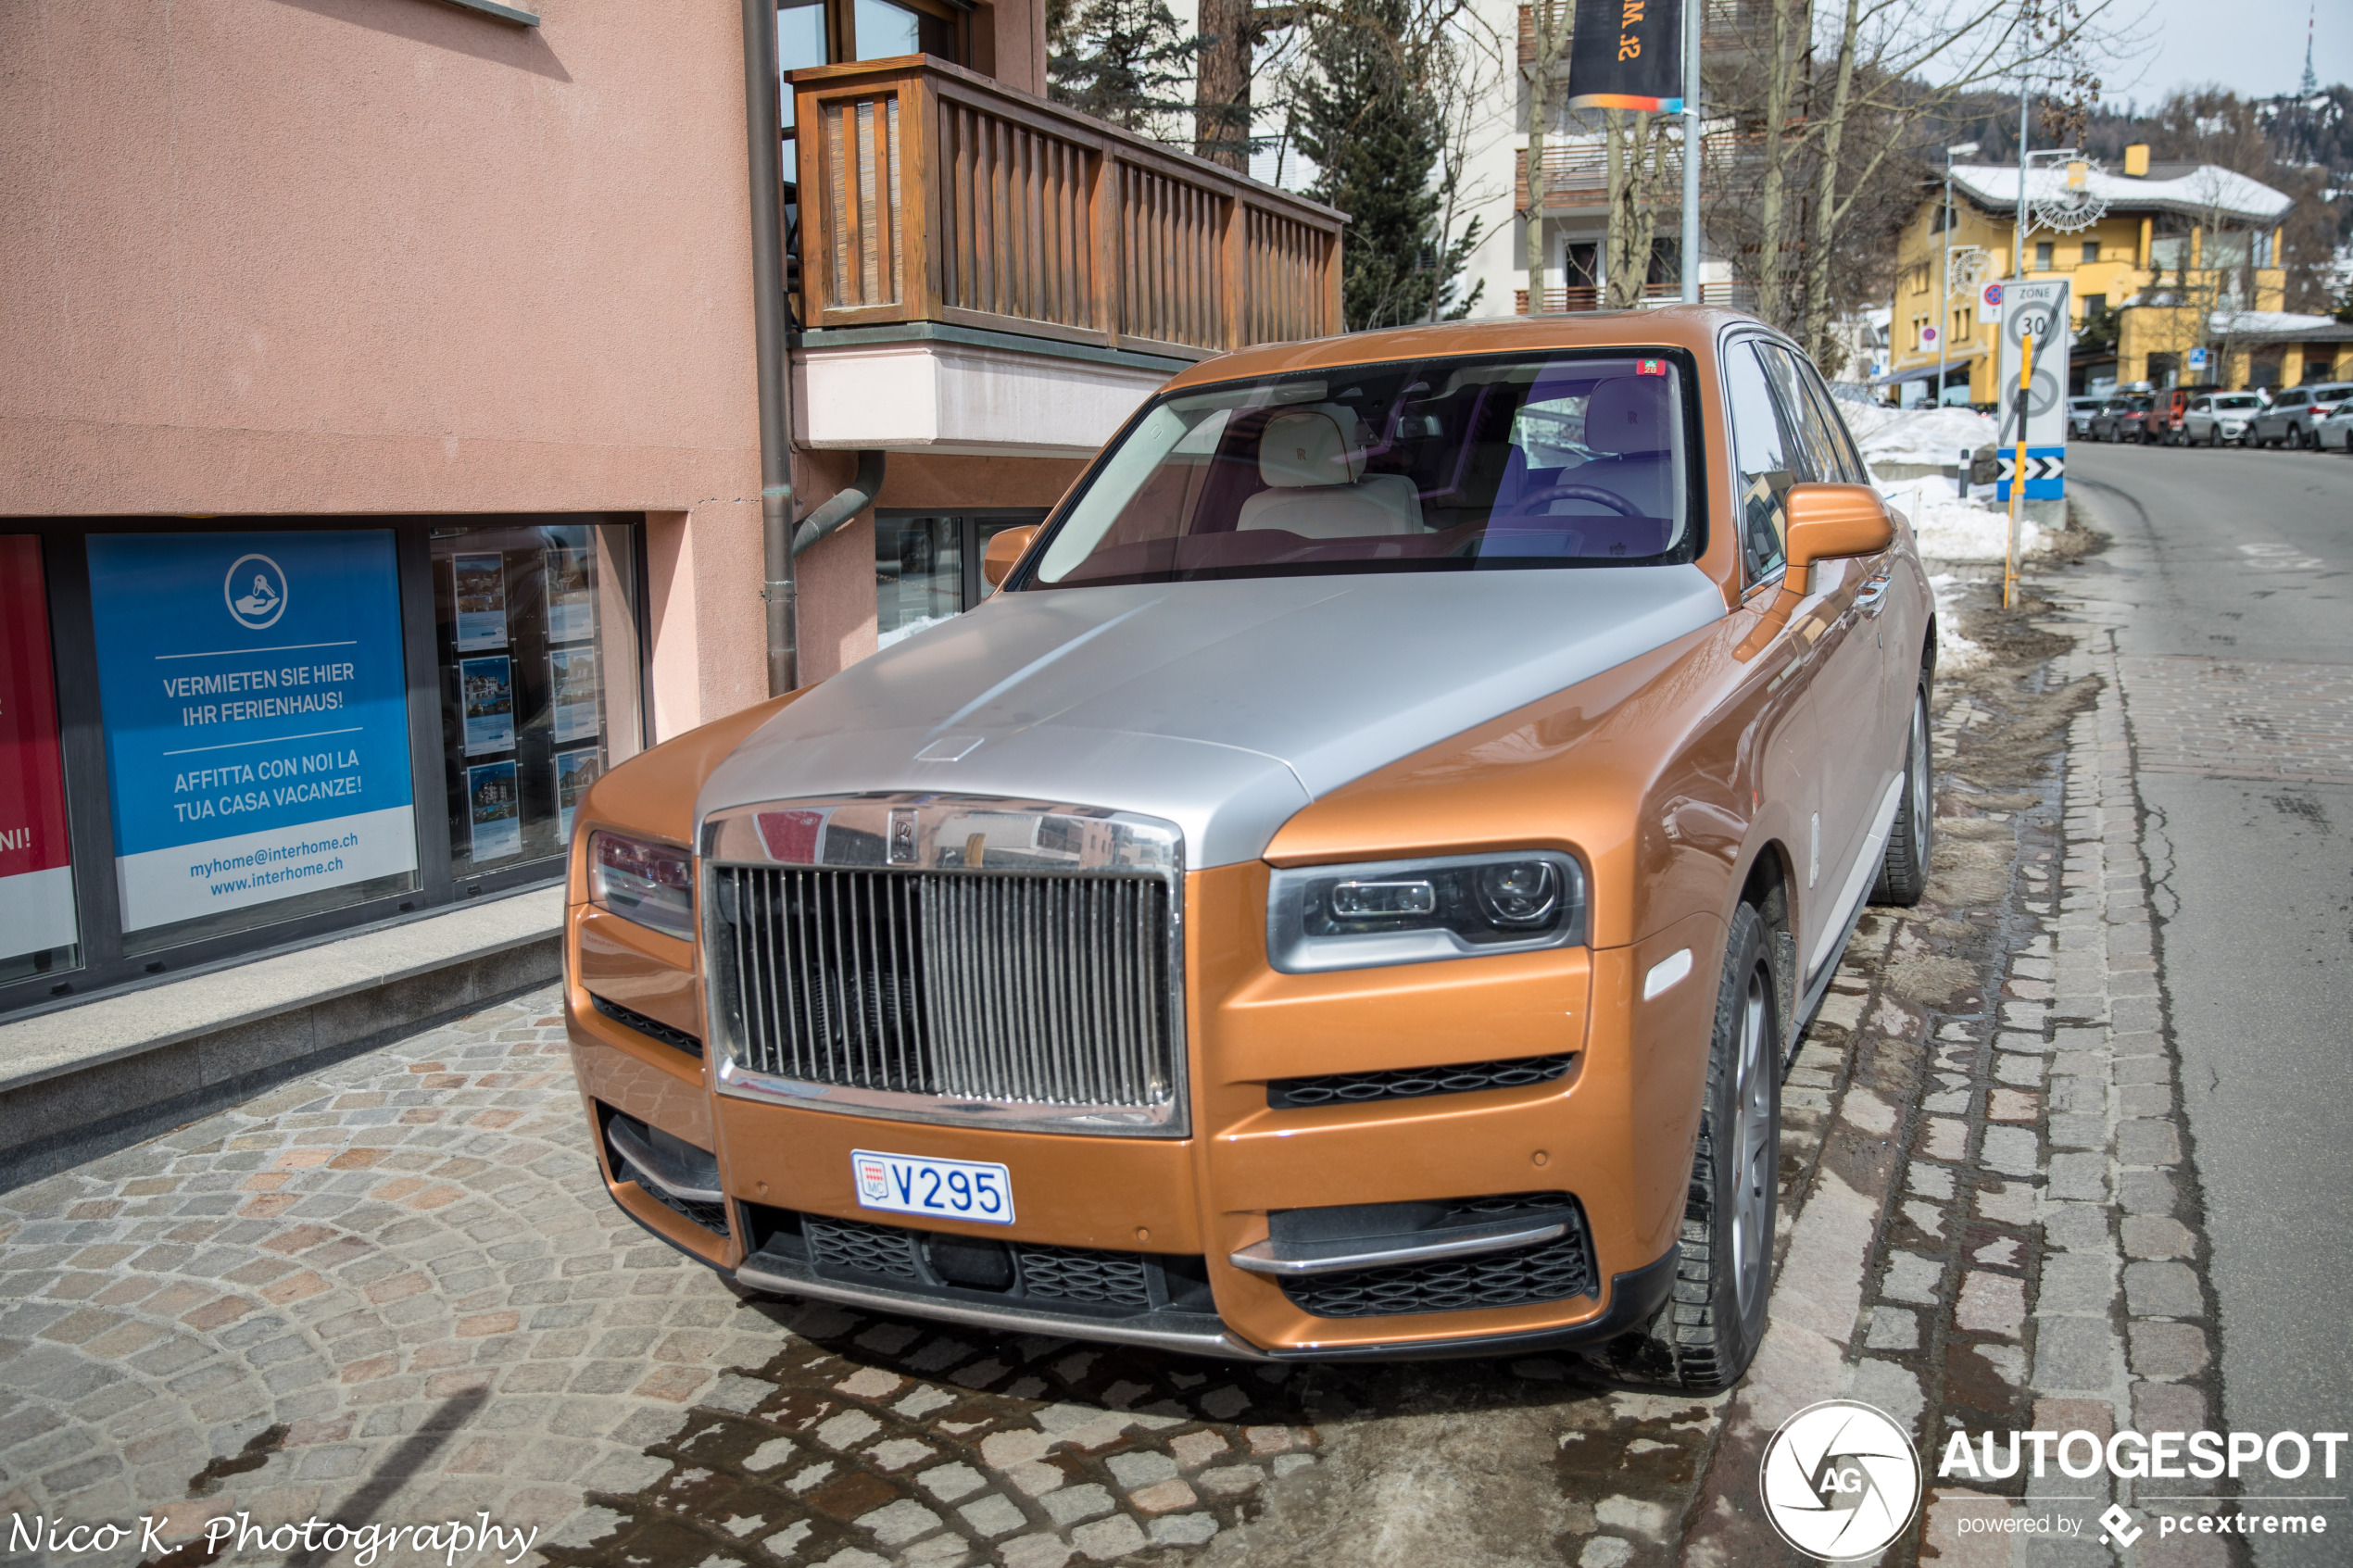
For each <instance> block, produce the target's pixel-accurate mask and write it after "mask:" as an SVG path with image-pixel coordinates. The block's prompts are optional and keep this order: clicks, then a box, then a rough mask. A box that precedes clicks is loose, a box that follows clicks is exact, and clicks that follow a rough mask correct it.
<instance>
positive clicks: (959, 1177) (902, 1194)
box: [849, 1148, 1013, 1225]
mask: <svg viewBox="0 0 2353 1568" xmlns="http://www.w3.org/2000/svg"><path fill="white" fill-rule="evenodd" d="M849 1171H850V1175H851V1177H852V1178H853V1179H854V1180H855V1181H856V1182H857V1184H858V1201H859V1203H860V1205H861V1206H862V1207H864V1208H867V1209H887V1210H891V1211H892V1212H894V1213H899V1214H928V1215H930V1216H931V1217H933V1218H934V1219H940V1220H978V1221H980V1222H982V1223H985V1224H991V1225H1010V1224H1012V1223H1013V1178H1012V1177H1011V1176H1009V1175H1008V1174H1006V1173H1005V1168H1004V1167H1003V1166H1002V1165H989V1164H984V1163H983V1162H981V1161H980V1160H925V1159H922V1158H920V1157H918V1156H916V1155H912V1154H876V1153H874V1152H873V1151H872V1150H869V1149H863V1148H860V1149H852V1150H851V1151H850V1155H849Z"/></svg>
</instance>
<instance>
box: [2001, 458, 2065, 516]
mask: <svg viewBox="0 0 2353 1568" xmlns="http://www.w3.org/2000/svg"><path fill="white" fill-rule="evenodd" d="M2000 458H2001V463H2002V473H2001V477H2000V479H1999V480H1997V481H1996V482H1995V483H1994V500H1996V501H1999V502H2003V503H2005V504H2007V502H2008V500H2009V498H2010V479H2011V477H2012V473H2013V470H2015V469H2016V468H2017V466H2018V465H2017V461H2016V458H2017V449H2016V448H2015V447H2011V448H2007V449H2005V450H2004V451H2002V453H2001V454H2000ZM2066 494H2067V448H2066V447H2064V446H2029V447H2028V448H2027V449H2026V498H2027V499H2028V500H2030V501H2056V500H2058V499H2060V498H2061V497H2063V496H2065V495H2066Z"/></svg>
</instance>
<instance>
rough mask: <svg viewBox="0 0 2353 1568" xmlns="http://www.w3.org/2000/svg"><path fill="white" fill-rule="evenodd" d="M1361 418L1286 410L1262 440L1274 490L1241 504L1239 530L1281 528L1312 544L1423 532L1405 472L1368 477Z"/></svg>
mask: <svg viewBox="0 0 2353 1568" xmlns="http://www.w3.org/2000/svg"><path fill="white" fill-rule="evenodd" d="M1355 429H1356V415H1355V413H1354V412H1353V410H1351V409H1347V408H1338V407H1335V406H1333V405H1331V404H1327V403H1311V404H1308V405H1306V406H1304V407H1302V408H1287V409H1285V410H1284V411H1283V412H1281V413H1279V414H1277V415H1276V416H1275V417H1274V418H1273V419H1270V420H1267V421H1266V429H1265V433H1262V434H1261V435H1260V436H1259V438H1258V477H1259V478H1260V479H1261V480H1263V481H1265V484H1266V486H1267V488H1265V489H1264V490H1262V491H1260V492H1259V493H1258V494H1257V495H1252V497H1250V499H1248V500H1246V501H1244V502H1243V503H1242V508H1241V513H1240V515H1239V517H1238V518H1236V519H1235V521H1234V527H1235V529H1236V530H1237V531H1239V530H1244V529H1260V528H1278V529H1281V530H1282V531H1283V532H1284V533H1296V534H1299V535H1301V536H1302V538H1308V539H1357V538H1364V537H1366V536H1368V535H1371V536H1378V535H1383V534H1397V533H1422V532H1423V527H1422V500H1421V495H1420V494H1419V492H1417V491H1416V489H1415V487H1414V482H1413V481H1412V480H1410V479H1408V478H1406V477H1405V476H1404V475H1403V474H1397V473H1377V474H1373V475H1370V476H1369V477H1368V476H1367V475H1366V474H1365V449H1364V444H1363V443H1362V442H1360V441H1357V440H1354V439H1353V433H1354V431H1355Z"/></svg>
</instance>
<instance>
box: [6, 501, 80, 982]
mask: <svg viewBox="0 0 2353 1568" xmlns="http://www.w3.org/2000/svg"><path fill="white" fill-rule="evenodd" d="M69 862H70V854H69V849H68V847H67V843H66V785H65V770H64V768H63V766H62V765H61V764H60V762H59V759H58V756H57V679H56V674H55V671H54V670H53V668H52V666H51V663H50V659H49V600H48V594H47V592H46V589H45V586H44V583H43V581H42V575H41V541H40V540H39V539H37V538H34V537H32V536H31V535H30V534H20V533H19V534H0V960H7V959H12V958H17V957H19V956H21V955H23V954H26V953H38V952H44V951H46V950H48V949H50V948H53V947H71V946H72V945H73V944H74V941H75V922H74V908H73V873H72V872H71V871H70V869H69Z"/></svg>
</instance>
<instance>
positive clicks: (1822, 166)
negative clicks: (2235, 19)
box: [1711, 0, 2131, 353]
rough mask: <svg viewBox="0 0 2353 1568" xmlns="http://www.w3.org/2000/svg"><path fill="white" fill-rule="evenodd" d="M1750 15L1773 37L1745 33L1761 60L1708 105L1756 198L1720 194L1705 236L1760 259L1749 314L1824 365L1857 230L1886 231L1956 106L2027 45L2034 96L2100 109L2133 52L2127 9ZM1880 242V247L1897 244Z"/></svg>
mask: <svg viewBox="0 0 2353 1568" xmlns="http://www.w3.org/2000/svg"><path fill="white" fill-rule="evenodd" d="M1754 3H1755V4H1759V5H1762V6H1768V7H1769V11H1770V15H1769V18H1768V25H1764V26H1759V27H1755V28H1753V29H1750V30H1748V33H1749V35H1750V36H1751V37H1752V38H1755V37H1759V36H1761V37H1762V39H1763V43H1762V46H1761V48H1757V47H1752V50H1751V52H1750V54H1749V56H1748V57H1747V58H1746V59H1744V60H1742V61H1739V62H1737V63H1735V65H1734V66H1733V67H1732V68H1731V69H1729V70H1723V71H1719V73H1718V74H1719V82H1718V84H1716V85H1713V86H1712V87H1711V95H1712V97H1713V101H1715V102H1717V103H1718V104H1719V105H1724V106H1726V107H1729V108H1730V112H1731V113H1732V114H1733V116H1734V118H1735V119H1736V120H1738V121H1739V122H1740V123H1741V124H1742V125H1743V127H1744V128H1746V129H1747V131H1748V133H1749V144H1750V146H1751V147H1753V151H1750V152H1747V153H1745V154H1744V155H1743V156H1744V157H1748V158H1750V159H1752V160H1753V161H1754V162H1755V166H1756V169H1757V178H1756V182H1755V200H1754V203H1753V205H1752V204H1751V203H1749V202H1747V201H1745V200H1743V199H1740V198H1741V197H1743V196H1744V195H1745V194H1746V193H1745V189H1744V184H1745V182H1740V181H1737V180H1732V181H1726V182H1722V184H1723V185H1724V186H1725V187H1726V188H1727V189H1728V190H1729V192H1730V194H1732V196H1733V199H1731V200H1730V201H1725V202H1721V203H1719V205H1718V209H1717V210H1716V211H1715V212H1714V213H1713V214H1712V215H1711V217H1712V224H1711V227H1712V228H1713V229H1714V230H1715V231H1716V232H1718V234H1719V236H1723V237H1729V238H1730V239H1732V240H1733V242H1734V243H1733V245H1730V247H1728V248H1731V249H1733V250H1734V251H1735V253H1736V254H1741V253H1750V252H1753V255H1754V260H1753V261H1752V262H1751V264H1750V265H1751V268H1752V270H1753V273H1754V282H1755V288H1756V300H1757V313H1758V314H1759V315H1761V316H1763V317H1764V318H1765V319H1766V320H1769V321H1771V322H1773V323H1774V324H1775V325H1777V326H1781V327H1785V328H1788V329H1790V330H1791V331H1792V332H1794V333H1795V334H1797V335H1798V336H1800V337H1801V338H1802V340H1803V341H1804V342H1805V343H1806V345H1808V346H1809V347H1810V348H1812V349H1813V350H1814V351H1816V352H1817V353H1823V352H1827V348H1828V339H1829V333H1830V322H1831V316H1832V314H1833V313H1834V309H1835V307H1836V306H1837V304H1838V300H1837V295H1838V294H1839V292H1840V290H1839V287H1838V278H1839V274H1840V272H1841V271H1842V270H1845V269H1844V267H1843V258H1850V257H1851V255H1852V249H1851V247H1850V246H1849V245H1847V244H1846V240H1847V237H1848V234H1849V232H1850V229H1851V227H1852V226H1853V225H1854V224H1856V222H1858V221H1869V222H1870V223H1871V224H1872V226H1873V227H1879V226H1881V225H1880V220H1881V218H1883V217H1884V216H1885V212H1884V210H1883V209H1887V208H1889V207H1893V206H1894V205H1900V196H1899V194H1898V193H1895V192H1893V191H1891V190H1889V189H1888V188H1887V186H1888V176H1891V175H1892V176H1897V177H1898V178H1897V183H1901V184H1905V185H1907V186H1908V184H1909V183H1910V180H1909V175H1910V173H1911V167H1910V166H1911V164H1912V160H1913V159H1914V157H1915V155H1916V152H1917V151H1919V144H1920V142H1921V140H1922V137H1923V135H1924V133H1925V132H1929V131H1931V130H1932V129H1934V128H1936V127H1937V126H1938V125H1939V123H1940V122H1941V120H1942V119H1943V118H1944V115H1945V114H1946V113H1947V112H1948V111H1949V109H1950V108H1951V107H1952V106H1953V105H1954V104H1955V103H1956V102H1957V100H1959V99H1961V98H1963V97H1964V96H1966V95H1968V94H1971V93H1972V92H1975V91H1978V90H1982V88H1984V87H1986V86H1988V85H1990V84H1993V83H1995V82H2002V81H2004V80H2005V79H2011V80H2015V79H2016V77H2017V75H2018V73H2019V71H2020V69H2021V51H2020V47H2019V45H2020V42H2021V41H2022V40H2025V39H2028V38H2030V37H2032V40H2033V42H2034V51H2033V53H2032V56H2031V57H2032V61H2033V62H2034V69H2035V71H2036V75H2035V80H2036V81H2037V82H2042V83H2045V84H2046V85H2047V84H2049V83H2051V82H2055V81H2056V82H2063V83H2070V84H2071V91H2073V92H2074V93H2076V94H2082V93H2084V92H2087V91H2088V93H2089V94H2090V95H2091V96H2092V97H2094V98H2096V94H2097V91H2098V77H2097V74H2096V72H2095V70H2094V69H2092V66H2093V64H2094V63H2095V62H2096V60H2097V58H2098V57H2100V56H2102V55H2103V53H2107V54H2114V53H2116V52H2119V51H2120V50H2121V49H2123V48H2126V47H2129V46H2130V44H2131V24H2130V22H2129V21H2125V22H2120V21H2119V16H2120V8H2121V6H2124V5H2126V4H2129V3H2131V0H1837V4H1836V6H1835V8H1831V7H1825V8H1824V9H1823V10H1822V11H1821V12H1819V13H1817V12H1816V11H1814V10H1813V8H1812V6H1811V0H1754ZM1825 57H1826V58H1827V59H1828V61H1829V65H1828V69H1819V70H1818V69H1817V62H1818V60H1820V59H1823V58H1825ZM1892 198H1893V199H1892ZM1873 238H1874V239H1875V240H1876V241H1878V242H1879V243H1880V244H1881V245H1882V246H1883V245H1884V244H1885V243H1887V242H1888V241H1890V240H1892V235H1874V236H1873ZM1793 256H1796V257H1799V260H1798V263H1797V267H1796V269H1795V274H1796V275H1795V276H1794V277H1793V276H1792V275H1791V267H1790V258H1791V257H1793Z"/></svg>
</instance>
